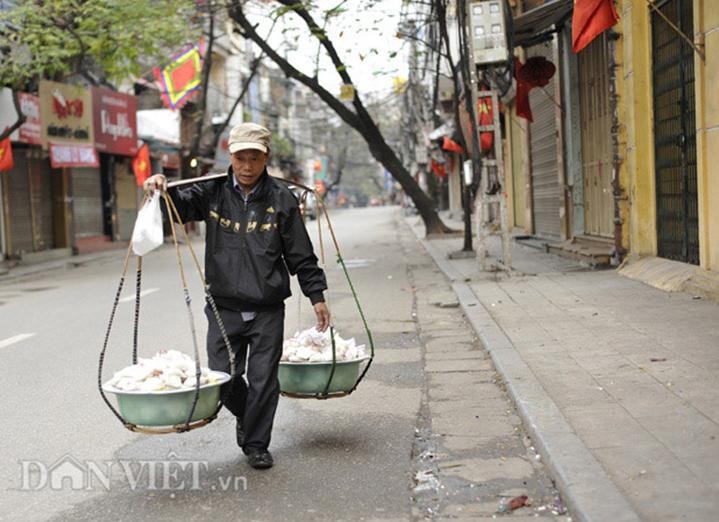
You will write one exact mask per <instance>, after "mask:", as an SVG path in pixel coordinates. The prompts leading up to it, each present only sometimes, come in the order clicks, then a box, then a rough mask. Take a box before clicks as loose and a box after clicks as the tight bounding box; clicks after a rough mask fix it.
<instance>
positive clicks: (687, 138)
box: [652, 0, 699, 265]
mask: <svg viewBox="0 0 719 522" xmlns="http://www.w3.org/2000/svg"><path fill="white" fill-rule="evenodd" d="M657 4H659V5H660V7H659V9H660V10H661V11H662V13H664V14H665V15H666V16H667V17H668V18H669V19H670V20H672V22H674V23H675V24H676V25H677V27H678V28H680V29H681V31H682V32H683V33H684V34H687V35H693V34H694V28H693V19H692V0H666V1H665V2H657ZM693 52H694V51H693V49H692V48H691V46H690V45H689V44H688V43H687V42H685V41H684V39H682V37H681V36H680V35H679V34H677V32H676V31H675V30H674V29H672V27H671V26H670V25H669V24H668V23H667V22H666V20H664V19H663V18H662V17H661V16H660V15H659V14H657V13H656V12H654V11H652V57H653V58H652V59H653V72H652V76H653V78H652V79H653V85H654V155H655V162H656V165H655V168H656V192H657V249H658V255H659V256H660V257H664V258H668V259H674V260H676V261H682V262H685V263H693V264H696V265H698V264H699V212H698V197H697V160H696V122H695V105H694V54H693Z"/></svg>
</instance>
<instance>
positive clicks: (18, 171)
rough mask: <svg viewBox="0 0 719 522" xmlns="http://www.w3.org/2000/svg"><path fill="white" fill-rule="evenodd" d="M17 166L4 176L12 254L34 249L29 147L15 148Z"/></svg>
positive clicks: (14, 154)
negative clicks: (28, 164) (28, 169)
mask: <svg viewBox="0 0 719 522" xmlns="http://www.w3.org/2000/svg"><path fill="white" fill-rule="evenodd" d="M13 159H14V161H15V167H14V168H13V169H12V170H11V171H10V172H7V173H3V174H2V176H3V177H4V180H5V193H6V194H7V203H8V217H9V219H8V232H9V234H8V235H9V238H8V239H9V251H8V254H10V255H11V256H17V255H22V254H23V253H25V252H32V251H33V239H32V211H31V209H30V183H29V180H28V175H27V168H28V167H27V149H26V148H14V149H13Z"/></svg>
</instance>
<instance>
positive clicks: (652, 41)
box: [505, 0, 719, 294]
mask: <svg viewBox="0 0 719 522" xmlns="http://www.w3.org/2000/svg"><path fill="white" fill-rule="evenodd" d="M615 3H616V7H617V11H618V13H619V17H620V19H619V22H618V23H617V24H616V26H615V27H614V28H613V29H612V30H610V31H607V32H605V33H604V34H603V35H602V36H600V37H599V38H597V39H596V40H595V41H594V42H593V43H592V44H591V45H590V46H589V47H587V48H586V49H584V50H583V51H581V52H580V53H579V54H577V55H574V54H573V53H571V50H569V47H570V45H571V44H570V42H571V40H570V38H571V35H570V25H571V8H572V2H569V1H568V0H546V1H544V2H537V1H533V2H530V1H529V0H525V2H523V3H522V2H517V11H518V12H517V13H516V15H515V28H517V29H516V30H517V31H522V33H521V34H520V33H519V32H518V33H516V34H515V41H519V42H521V43H522V50H521V52H522V53H523V55H524V56H526V57H531V56H537V55H543V56H547V57H549V58H550V59H553V63H555V64H556V65H557V75H556V78H555V79H554V81H555V82H556V87H555V88H553V90H552V94H555V95H556V98H555V100H549V99H543V97H544V98H546V96H544V94H542V93H540V95H536V94H534V91H533V96H534V97H533V98H532V99H531V101H532V111H533V112H535V114H536V113H539V114H540V116H541V114H542V111H545V112H546V110H547V108H551V109H552V111H551V112H552V113H553V115H554V119H555V121H556V122H557V128H558V132H557V133H556V134H557V136H556V140H555V141H554V142H553V143H552V149H551V150H552V151H554V149H555V148H556V150H557V153H556V155H557V160H556V162H554V163H553V164H552V170H551V174H552V177H553V182H556V185H557V186H558V190H557V189H555V190H554V192H552V200H551V201H552V202H553V203H554V206H553V207H552V208H551V211H552V214H550V216H551V217H552V219H556V220H558V221H557V223H558V225H559V228H558V230H559V231H560V232H561V233H560V234H557V233H554V235H548V236H547V238H548V240H552V239H554V240H555V241H564V243H563V244H564V246H565V247H566V245H567V244H569V243H573V242H577V241H581V240H584V239H587V240H591V241H596V242H597V244H600V245H601V244H604V245H606V246H610V245H611V248H612V251H613V252H614V253H615V254H617V253H619V254H621V257H622V258H624V259H626V260H627V262H626V263H625V264H624V266H623V267H622V272H623V273H625V274H626V275H629V276H631V277H637V278H640V279H642V280H645V281H647V282H650V283H652V284H655V285H657V286H660V287H663V288H667V289H672V290H676V289H688V290H691V291H695V292H697V293H705V294H711V293H713V292H716V291H719V277H714V275H715V274H716V273H717V272H719V205H717V204H714V205H712V204H711V203H712V202H719V161H717V160H716V159H714V158H713V157H712V151H716V150H719V88H718V85H719V82H718V81H717V80H719V58H718V56H719V30H718V29H719V9H717V7H718V6H717V5H716V2H713V1H712V0H653V1H649V0H616V1H615ZM712 4H714V5H712ZM712 7H713V9H712ZM527 8H528V9H527ZM550 22H551V23H550ZM568 50H569V52H567V51H568ZM524 56H523V57H524ZM545 90H546V89H545ZM554 101H559V103H553V102H554ZM555 106H556V107H555ZM505 116H506V118H507V120H506V123H509V124H508V125H506V126H505V128H506V129H507V130H508V133H507V134H508V143H507V147H506V150H507V156H508V160H507V164H508V166H509V168H508V172H507V187H508V191H509V193H510V196H511V197H510V199H511V200H512V201H511V202H510V203H511V208H510V219H511V220H513V224H514V225H515V226H517V227H518V228H519V229H520V230H521V231H524V232H526V233H528V234H534V235H540V236H541V234H538V232H539V231H538V230H537V222H536V216H540V217H541V215H542V214H541V212H539V211H538V209H537V208H534V206H536V205H537V202H538V201H537V198H536V197H534V198H533V196H532V193H533V192H536V190H537V186H534V182H535V181H536V180H537V174H536V173H535V172H534V168H535V166H534V164H535V163H536V162H535V161H533V154H532V152H533V151H532V144H533V138H532V133H533V132H536V131H538V130H540V129H539V126H537V125H536V122H535V124H526V123H524V122H523V121H518V120H517V117H516V114H515V110H514V106H513V105H510V107H509V110H508V111H507V114H506V115H505ZM534 127H537V130H536V131H535V129H534ZM537 150H538V151H545V150H547V148H546V147H544V148H538V147H537ZM545 165H546V162H545ZM539 188H540V190H542V188H541V186H539ZM542 204H543V205H545V206H546V204H545V203H542ZM544 210H546V208H545V209H544ZM555 227H556V224H555ZM602 242H604V243H602ZM619 257H620V256H615V259H619Z"/></svg>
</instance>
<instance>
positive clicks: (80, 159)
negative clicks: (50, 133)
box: [49, 142, 100, 169]
mask: <svg viewBox="0 0 719 522" xmlns="http://www.w3.org/2000/svg"><path fill="white" fill-rule="evenodd" d="M49 145H50V166H51V167H52V168H54V169H59V168H62V167H99V166H100V161H99V160H98V157H97V151H96V150H95V147H93V146H92V145H84V144H80V143H53V142H50V144H49Z"/></svg>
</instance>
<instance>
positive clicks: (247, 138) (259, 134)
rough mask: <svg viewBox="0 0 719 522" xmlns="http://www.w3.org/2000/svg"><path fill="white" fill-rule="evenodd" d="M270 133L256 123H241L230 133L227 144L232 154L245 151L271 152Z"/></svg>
mask: <svg viewBox="0 0 719 522" xmlns="http://www.w3.org/2000/svg"><path fill="white" fill-rule="evenodd" d="M270 136H271V135H270V131H268V130H267V129H266V128H264V127H263V126H262V125H257V124H256V123H249V122H248V123H240V124H239V125H237V126H235V127H233V128H232V130H231V131H230V139H229V140H228V142H227V145H228V148H229V149H230V154H232V153H234V152H237V151H238V150H244V149H257V150H261V151H262V152H267V151H269V150H270Z"/></svg>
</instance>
